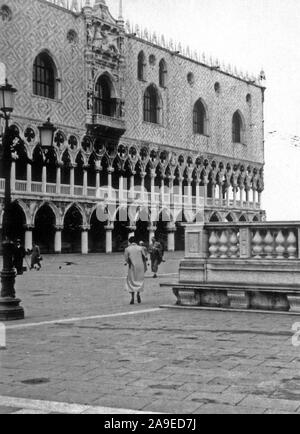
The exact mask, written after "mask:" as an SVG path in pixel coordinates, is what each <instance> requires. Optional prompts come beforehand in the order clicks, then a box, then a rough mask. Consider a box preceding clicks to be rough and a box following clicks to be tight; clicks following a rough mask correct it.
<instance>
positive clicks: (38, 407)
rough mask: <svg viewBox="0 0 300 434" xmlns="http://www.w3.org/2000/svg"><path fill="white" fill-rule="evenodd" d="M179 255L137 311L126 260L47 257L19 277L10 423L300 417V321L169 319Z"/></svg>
mask: <svg viewBox="0 0 300 434" xmlns="http://www.w3.org/2000/svg"><path fill="white" fill-rule="evenodd" d="M180 256H182V255H181V254H178V253H176V254H168V255H167V262H166V263H165V264H163V266H162V267H161V269H160V274H161V275H160V278H159V279H157V280H155V279H152V278H151V274H150V273H148V278H147V280H146V291H145V293H144V294H143V297H142V300H143V303H142V304H141V305H134V306H130V305H129V295H128V294H126V293H125V291H124V290H123V285H124V276H125V274H126V267H125V266H124V260H123V257H122V255H118V254H115V255H111V256H105V255H90V256H80V255H68V256H45V257H44V261H43V269H42V270H41V271H40V272H27V273H25V274H24V276H23V277H19V278H18V280H17V285H16V287H17V294H18V296H19V297H20V298H21V299H22V305H23V306H24V308H25V314H26V319H25V320H24V321H19V322H12V323H7V324H6V325H7V330H6V341H7V342H6V346H7V348H6V350H2V351H0V360H1V366H0V414H6V413H11V414H15V413H17V414H22V413H85V414H88V413H124V412H128V413H136V414H138V413H139V412H143V413H150V412H158V413H180V414H182V413H188V414H204V413H274V412H275V413H281V412H283V413H297V412H298V413H300V371H299V368H300V363H299V358H300V347H295V346H293V345H292V336H293V332H292V326H293V324H294V323H295V322H300V319H299V317H298V318H297V317H295V316H289V315H278V314H272V315H266V314H256V313H228V312H215V311H203V310H201V311H196V310H183V309H161V308H160V306H161V305H165V304H174V303H175V297H174V296H173V295H172V293H171V290H170V289H165V288H163V289H162V288H160V286H159V283H162V282H167V281H174V280H176V273H177V270H178V262H179V258H180Z"/></svg>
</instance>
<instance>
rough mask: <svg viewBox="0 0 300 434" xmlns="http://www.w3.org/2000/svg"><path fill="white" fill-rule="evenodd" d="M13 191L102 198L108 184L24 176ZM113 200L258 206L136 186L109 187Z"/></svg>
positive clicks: (0, 181) (0, 183)
mask: <svg viewBox="0 0 300 434" xmlns="http://www.w3.org/2000/svg"><path fill="white" fill-rule="evenodd" d="M4 187H5V181H4V179H0V194H1V193H3V192H4ZM12 192H13V193H15V194H18V193H19V194H20V195H22V194H29V195H41V194H45V195H51V196H57V197H61V196H64V197H70V198H72V197H82V198H89V199H97V200H105V199H107V196H108V195H109V189H108V187H101V188H99V189H97V188H96V187H92V186H86V187H83V186H82V185H80V186H79V185H74V186H73V187H71V185H65V184H60V185H57V184H54V183H45V184H44V183H42V182H27V181H24V180H16V181H15V182H14V184H13V186H12ZM109 200H112V201H119V202H121V203H125V204H126V203H130V202H139V201H142V203H143V204H145V205H147V204H151V203H154V204H159V205H160V206H161V207H166V208H168V207H170V206H173V207H174V208H175V209H176V208H179V207H182V205H184V206H186V207H188V208H191V209H193V210H198V209H200V208H201V207H202V206H203V205H205V207H206V208H212V209H217V208H219V209H220V210H224V209H226V210H227V209H245V210H247V209H248V210H249V209H256V210H259V209H260V204H259V203H255V204H254V203H251V202H243V208H241V207H240V206H239V205H240V202H239V201H237V202H236V203H233V201H229V202H228V203H227V201H226V200H223V201H221V202H220V200H216V199H215V201H213V199H212V198H207V199H206V203H205V204H204V199H203V198H202V197H196V196H187V195H180V194H171V193H170V192H169V193H162V192H159V193H158V192H155V193H154V194H152V193H151V192H147V191H136V190H133V191H132V190H115V189H111V193H110V199H109Z"/></svg>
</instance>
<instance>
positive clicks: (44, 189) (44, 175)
mask: <svg viewBox="0 0 300 434" xmlns="http://www.w3.org/2000/svg"><path fill="white" fill-rule="evenodd" d="M42 192H43V193H46V192H47V167H46V166H45V165H44V166H43V171H42Z"/></svg>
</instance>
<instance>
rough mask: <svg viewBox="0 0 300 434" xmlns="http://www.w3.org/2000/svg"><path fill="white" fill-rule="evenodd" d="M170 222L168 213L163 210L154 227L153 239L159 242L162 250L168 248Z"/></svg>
mask: <svg viewBox="0 0 300 434" xmlns="http://www.w3.org/2000/svg"><path fill="white" fill-rule="evenodd" d="M169 222H170V215H169V213H168V212H167V211H166V210H165V209H163V210H162V212H161V213H160V215H159V220H158V222H157V225H156V231H155V238H156V239H157V240H158V241H160V242H161V243H162V244H163V246H164V249H165V250H167V248H168V224H169Z"/></svg>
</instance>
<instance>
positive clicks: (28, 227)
mask: <svg viewBox="0 0 300 434" xmlns="http://www.w3.org/2000/svg"><path fill="white" fill-rule="evenodd" d="M23 227H24V229H25V231H33V229H34V225H27V224H26V225H24V226H23Z"/></svg>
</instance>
